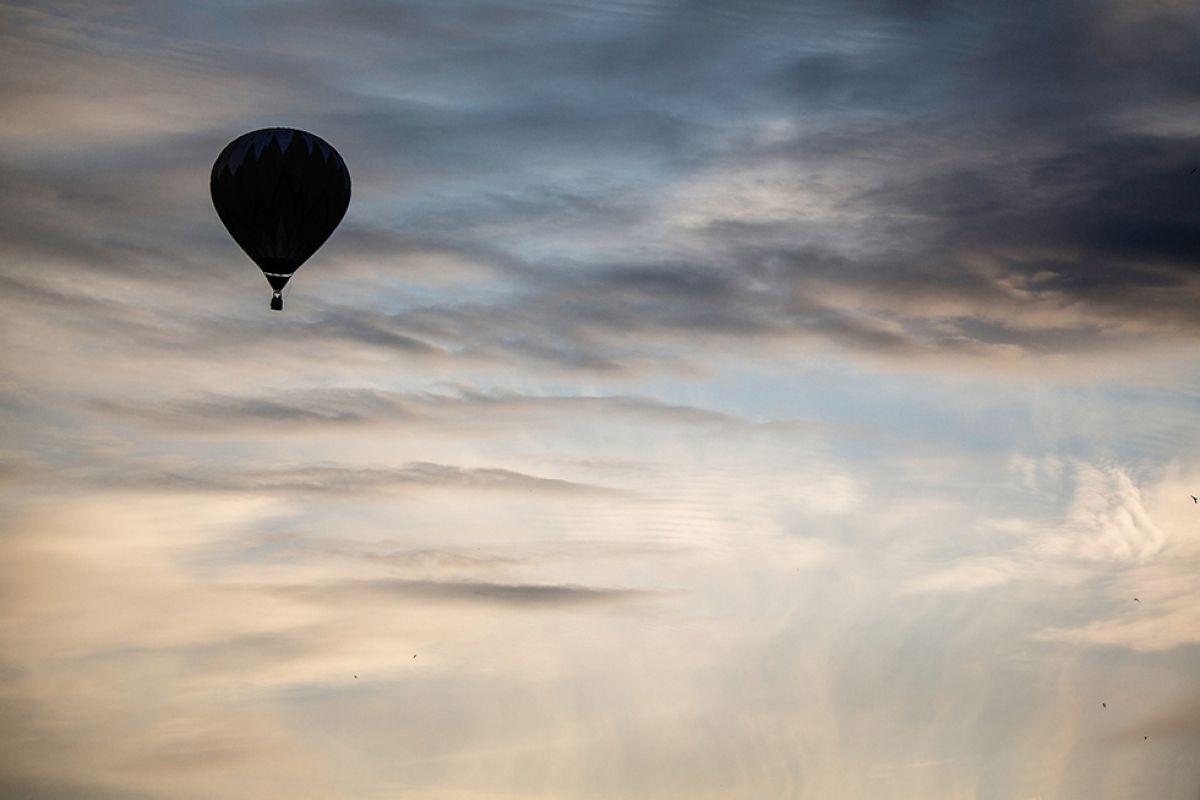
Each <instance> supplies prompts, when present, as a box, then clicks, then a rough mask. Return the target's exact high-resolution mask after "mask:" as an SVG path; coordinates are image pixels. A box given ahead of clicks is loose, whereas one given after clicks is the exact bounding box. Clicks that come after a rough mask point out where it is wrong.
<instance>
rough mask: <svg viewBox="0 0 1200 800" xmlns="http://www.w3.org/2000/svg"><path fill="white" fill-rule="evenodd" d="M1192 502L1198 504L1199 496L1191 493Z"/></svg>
mask: <svg viewBox="0 0 1200 800" xmlns="http://www.w3.org/2000/svg"><path fill="white" fill-rule="evenodd" d="M1192 502H1193V503H1197V504H1200V498H1198V497H1196V495H1192Z"/></svg>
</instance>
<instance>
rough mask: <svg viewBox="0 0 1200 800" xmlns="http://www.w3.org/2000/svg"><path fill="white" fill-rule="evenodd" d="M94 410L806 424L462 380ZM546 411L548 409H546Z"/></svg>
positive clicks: (265, 417) (229, 420) (210, 424)
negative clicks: (413, 387) (452, 384)
mask: <svg viewBox="0 0 1200 800" xmlns="http://www.w3.org/2000/svg"><path fill="white" fill-rule="evenodd" d="M89 406H90V408H91V409H93V410H97V411H101V412H104V413H107V414H111V415H114V416H117V417H121V418H126V419H131V420H134V421H138V422H142V423H147V424H151V425H155V426H159V427H162V428H164V429H167V430H170V431H173V432H187V431H200V432H220V431H240V432H244V431H245V430H246V429H247V428H250V429H254V428H259V427H261V426H263V425H270V426H271V430H272V431H273V432H279V431H281V430H288V429H292V430H299V431H311V430H313V429H314V428H322V427H344V426H357V425H371V424H386V423H392V424H426V425H455V426H468V427H471V428H479V427H487V426H488V425H489V424H494V425H496V426H504V425H506V424H508V423H507V420H510V419H511V418H512V417H514V416H526V417H531V418H537V419H542V420H549V419H552V418H553V415H564V416H565V415H582V416H597V415H604V416H607V417H612V416H626V417H630V418H633V419H640V420H644V421H647V422H653V423H671V424H677V425H688V426H697V425H698V426H704V427H708V428H716V429H731V430H745V429H750V428H770V429H772V430H774V431H776V432H780V433H782V432H783V431H785V430H793V431H796V432H803V431H805V430H810V429H811V428H812V427H813V426H812V424H807V423H805V422H803V421H772V422H763V423H760V422H753V421H750V420H746V419H741V418H739V417H736V416H733V415H730V414H726V413H723V412H719V411H713V410H711V409H706V408H699V407H695V406H684V405H674V404H670V403H665V402H662V401H660V400H655V399H653V398H649V397H637V396H629V395H598V396H588V395H529V394H521V393H517V392H509V391H480V390H478V389H472V388H466V387H464V388H460V389H457V390H452V391H445V392H393V391H384V390H379V389H353V388H344V389H317V390H311V389H308V390H301V391H297V390H280V391H278V392H277V393H275V394H268V395H252V396H244V395H242V396H239V395H204V396H200V397H197V398H195V399H171V400H161V401H138V400H132V399H120V400H116V399H103V400H96V401H93V402H92V403H90V404H89ZM548 415H549V416H548Z"/></svg>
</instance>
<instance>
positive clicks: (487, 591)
mask: <svg viewBox="0 0 1200 800" xmlns="http://www.w3.org/2000/svg"><path fill="white" fill-rule="evenodd" d="M279 591H282V592H285V593H287V594H293V595H300V596H303V597H311V598H313V599H319V600H322V601H325V600H330V599H336V600H347V599H356V600H373V601H386V600H388V599H398V598H406V599H415V600H442V601H450V602H469V603H485V604H494V605H501V606H505V605H508V606H534V607H545V608H552V607H558V606H576V605H590V604H602V603H620V602H627V601H630V600H641V599H646V598H650V597H654V596H655V595H656V594H657V593H655V592H648V591H644V590H638V589H613V588H605V587H591V586H577V585H573V584H532V583H530V584H523V583H492V582H488V581H426V580H404V579H379V580H362V581H343V582H341V583H336V584H329V585H323V586H289V587H282V588H281V589H280V590H279Z"/></svg>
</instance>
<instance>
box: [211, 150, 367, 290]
mask: <svg viewBox="0 0 1200 800" xmlns="http://www.w3.org/2000/svg"><path fill="white" fill-rule="evenodd" d="M210 188H211V190H212V201H213V206H214V207H216V209H217V216H219V217H220V218H221V222H223V223H225V227H226V229H228V231H229V234H230V235H231V236H233V240H234V241H235V242H237V243H238V245H239V246H240V247H241V248H242V249H243V250H245V251H246V255H248V256H250V258H251V259H253V260H254V263H255V264H257V265H258V267H259V269H261V270H262V271H263V275H265V276H266V278H267V282H268V283H270V284H271V289H272V290H273V291H274V294H273V295H272V296H271V308H272V309H274V310H275V311H282V310H283V287H284V286H286V285H287V282H288V281H289V280H291V278H292V275H294V274H295V273H296V270H297V269H299V268H300V265H301V264H303V263H304V262H305V261H307V260H308V259H309V257H310V256H311V255H312V254H313V253H315V252H317V248H319V247H320V246H321V245H322V244H324V243H325V240H326V239H328V238H329V235H330V234H332V233H333V230H334V228H336V227H337V226H338V223H339V222H341V221H342V217H344V216H345V215H346V209H347V207H349V205H350V172H349V170H347V169H346V163H345V162H344V161H342V157H341V156H340V155H339V154H338V151H337V150H334V149H333V147H332V146H331V145H330V144H329V143H328V142H326V141H325V140H324V139H322V138H321V137H319V136H314V135H313V134H311V133H306V132H305V131H298V130H295V129H293V128H263V129H262V130H257V131H251V132H250V133H246V134H243V135H241V136H239V137H238V138H236V139H234V140H233V141H232V142H230V143H229V144H227V145H225V149H224V150H222V151H221V155H219V156H217V161H216V163H215V164H213V168H212V180H211V184H210Z"/></svg>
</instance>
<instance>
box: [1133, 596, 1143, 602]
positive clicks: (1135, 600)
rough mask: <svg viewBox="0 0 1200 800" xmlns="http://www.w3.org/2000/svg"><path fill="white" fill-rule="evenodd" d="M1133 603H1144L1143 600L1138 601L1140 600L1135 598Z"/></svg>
mask: <svg viewBox="0 0 1200 800" xmlns="http://www.w3.org/2000/svg"><path fill="white" fill-rule="evenodd" d="M1133 602H1135V603H1140V602H1142V601H1141V600H1138V599H1137V598H1136V597H1135V598H1133Z"/></svg>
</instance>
